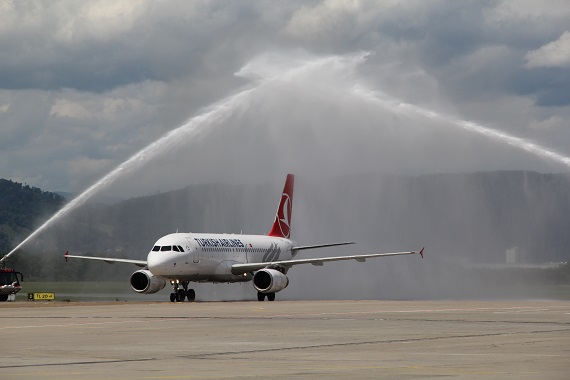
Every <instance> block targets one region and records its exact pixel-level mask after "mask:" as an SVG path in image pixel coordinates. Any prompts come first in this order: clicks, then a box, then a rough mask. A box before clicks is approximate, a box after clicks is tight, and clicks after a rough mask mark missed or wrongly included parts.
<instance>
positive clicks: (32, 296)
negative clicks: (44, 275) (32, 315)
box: [28, 293, 55, 301]
mask: <svg viewBox="0 0 570 380" xmlns="http://www.w3.org/2000/svg"><path fill="white" fill-rule="evenodd" d="M28 299H29V300H34V301H53V300H55V293H28Z"/></svg>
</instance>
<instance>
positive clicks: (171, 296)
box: [170, 293, 176, 302]
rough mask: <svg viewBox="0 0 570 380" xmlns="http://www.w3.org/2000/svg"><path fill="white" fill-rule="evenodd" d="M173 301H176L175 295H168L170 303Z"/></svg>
mask: <svg viewBox="0 0 570 380" xmlns="http://www.w3.org/2000/svg"><path fill="white" fill-rule="evenodd" d="M174 301H176V294H175V293H170V302H174Z"/></svg>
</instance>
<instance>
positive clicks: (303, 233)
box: [30, 50, 568, 300]
mask: <svg viewBox="0 0 570 380" xmlns="http://www.w3.org/2000/svg"><path fill="white" fill-rule="evenodd" d="M374 59H375V58H374V56H373V55H372V56H371V55H370V54H369V53H367V52H357V53H353V54H347V55H331V56H315V55H312V54H309V53H307V52H304V51H298V50H295V51H272V52H269V53H265V54H261V55H259V56H257V57H256V58H254V59H252V60H251V61H249V62H248V63H246V64H244V65H243V66H241V67H239V68H236V71H235V72H236V74H235V76H236V81H238V82H240V87H237V88H235V89H234V92H233V94H238V93H242V92H244V93H246V94H247V96H242V97H240V98H239V100H238V101H236V103H234V105H232V106H231V107H232V108H231V109H229V110H228V111H227V113H226V114H225V115H226V116H225V117H223V118H218V119H215V120H214V121H209V122H208V123H207V126H204V128H202V129H201V130H200V133H199V134H195V133H192V134H180V136H178V138H177V139H176V141H175V142H174V143H172V144H167V145H164V146H161V147H160V148H159V149H158V148H157V149H158V151H157V154H156V155H153V156H152V157H150V158H149V159H148V160H146V161H144V162H143V163H141V165H139V166H137V167H133V168H132V170H128V171H125V172H124V173H121V175H120V176H117V178H116V179H114V181H113V182H112V183H106V184H105V186H104V187H102V188H101V190H100V192H99V195H105V194H108V195H109V196H120V197H122V198H124V199H129V200H126V201H125V202H122V203H118V204H116V205H113V206H109V208H101V207H100V206H98V205H95V206H94V205H93V204H88V205H85V206H82V207H79V208H78V209H77V210H74V211H72V212H70V214H69V216H67V217H66V218H64V220H61V221H59V222H58V223H56V225H55V226H53V228H50V229H48V230H47V231H46V232H44V233H43V234H41V235H40V236H39V237H37V238H36V239H35V241H34V242H33V244H32V245H30V249H32V248H33V247H35V248H38V247H40V246H43V247H50V249H52V250H53V251H60V252H64V251H65V250H66V249H74V248H78V249H81V250H85V249H86V246H89V245H88V244H85V243H86V242H85V241H78V237H81V236H89V231H91V235H90V236H91V238H90V239H92V240H91V241H90V242H89V243H90V244H91V246H90V248H89V249H90V251H91V252H96V250H103V251H106V252H107V253H109V252H113V251H115V252H116V251H117V248H118V247H117V246H111V245H110V244H109V245H107V243H110V242H111V241H114V242H116V238H117V236H120V237H121V238H122V239H123V244H122V245H121V250H119V252H121V254H126V255H128V256H129V257H133V258H134V257H136V258H139V259H143V258H144V257H145V256H146V252H147V251H148V249H149V248H150V247H151V246H152V244H153V243H154V241H156V240H157V239H158V238H159V237H161V236H162V235H164V234H166V233H170V232H174V231H175V230H179V231H181V232H182V231H192V232H234V233H239V232H243V233H258V234H264V233H267V231H268V230H269V227H270V224H271V222H272V220H273V215H274V213H275V209H276V207H277V202H278V200H279V195H280V191H281V188H282V184H283V181H284V179H285V175H286V174H287V173H294V174H295V175H296V177H297V182H296V188H295V195H294V207H293V229H292V238H293V240H295V241H297V242H298V243H300V244H318V243H325V242H337V241H356V242H357V244H356V245H355V246H353V247H350V248H349V249H348V250H347V248H342V249H341V248H338V249H328V250H327V249H325V250H316V251H308V252H303V255H302V257H312V256H317V255H318V256H332V255H340V254H364V253H373V252H393V251H409V250H419V249H420V248H421V247H423V246H425V247H426V251H425V254H426V257H425V259H423V260H422V259H420V258H419V257H415V256H410V257H390V258H379V259H372V260H368V261H367V262H366V263H365V264H363V263H357V262H354V263H352V262H350V263H330V264H326V265H324V266H323V267H314V266H310V265H307V266H300V267H295V268H293V269H292V270H291V271H290V272H289V277H290V285H289V287H288V288H287V289H286V290H284V291H283V292H281V293H279V295H278V297H279V298H281V299H307V298H309V299H321V298H325V299H330V298H343V299H420V298H423V299H430V298H446V297H450V298H461V297H470V298H474V297H475V298H476V297H478V296H480V297H486V296H487V295H488V294H489V293H490V289H488V285H489V284H488V283H487V279H486V278H484V277H478V276H477V274H476V273H475V272H470V274H469V275H468V276H466V275H465V273H464V272H463V271H462V269H460V268H463V267H462V266H461V265H462V264H464V263H465V262H466V260H467V261H471V262H474V263H499V262H503V256H504V250H505V249H508V248H511V247H512V246H514V245H517V244H521V243H520V241H517V240H516V239H514V238H512V237H516V236H524V235H526V236H530V238H529V240H532V233H533V232H535V231H536V229H534V227H535V226H534V225H533V224H532V223H527V224H524V223H522V224H521V221H520V219H519V218H518V217H519V216H520V217H521V218H523V220H524V218H528V217H529V216H530V215H536V214H540V213H541V212H543V211H544V210H543V206H544V203H541V204H526V205H525V206H526V209H525V210H524V211H521V210H519V214H517V210H513V209H507V213H509V215H507V216H506V217H505V218H504V219H501V218H499V222H505V223H511V225H510V226H507V227H511V229H512V230H515V231H518V233H513V234H512V236H508V237H505V235H504V233H505V230H497V229H494V228H493V227H494V226H495V225H496V223H497V216H496V213H497V209H498V208H497V207H499V206H497V204H496V203H495V202H497V200H499V202H500V200H501V198H504V197H507V198H508V197H509V196H510V194H505V193H502V191H506V190H503V189H501V187H500V186H499V187H497V188H495V189H494V190H495V191H496V195H495V198H493V199H491V200H490V199H488V198H487V193H485V192H482V191H481V189H480V187H477V186H472V185H473V183H470V182H469V180H461V179H459V180H453V179H452V180H449V179H448V178H450V177H448V176H450V175H451V176H452V175H453V173H456V174H457V175H460V174H459V173H471V172H474V171H481V168H484V171H506V170H508V171H512V170H524V171H541V172H554V173H558V172H563V173H564V172H567V171H568V168H567V167H566V166H565V165H563V164H562V163H561V162H558V161H552V160H550V159H549V158H548V157H546V158H545V157H544V156H540V155H535V154H532V152H528V151H525V150H524V149H520V148H518V147H517V146H513V145H510V144H507V143H505V142H504V141H500V140H497V139H493V138H489V137H488V136H484V135H481V134H476V133H472V132H470V131H468V130H465V129H463V128H460V127H458V126H457V125H454V124H453V123H449V122H444V121H443V120H441V118H429V117H422V115H421V114H418V113H417V112H410V113H406V112H402V110H401V109H398V110H395V109H390V107H389V106H385V105H384V106H380V105H379V104H377V103H375V102H370V101H367V100H366V99H364V98H363V97H362V96H361V95H359V92H358V91H355V89H363V88H364V89H368V90H370V91H380V92H382V93H384V94H388V95H390V94H391V92H394V93H398V92H400V91H401V88H394V87H397V86H395V85H394V79H393V77H392V76H394V75H397V74H398V71H397V69H396V70H395V69H394V68H393V67H392V68H387V69H386V70H387V72H385V73H380V74H379V75H376V76H375V79H374V81H371V80H370V77H369V70H370V66H369V61H370V60H374ZM227 96H228V97H229V98H231V97H232V94H228V95H227ZM394 96H395V95H394ZM415 97H416V98H417V99H418V100H423V99H428V100H429V101H424V103H423V104H420V105H419V106H421V107H424V108H425V109H429V110H434V112H438V113H440V114H441V115H450V117H453V118H455V119H461V118H460V117H458V116H456V115H453V112H452V111H449V108H450V107H449V105H448V104H449V103H448V102H447V101H446V100H445V99H440V95H439V94H438V91H437V89H436V88H435V89H434V88H433V86H432V85H430V84H429V83H428V84H425V83H424V84H422V83H418V89H417V94H416V96H415ZM226 99H227V98H226ZM220 102H223V100H220ZM216 104H220V103H219V102H215V103H214V104H213V105H212V106H211V107H206V108H204V109H202V110H199V111H197V112H196V114H195V115H190V119H189V120H190V121H192V120H200V117H201V115H203V114H205V113H207V112H210V111H211V110H212V109H213V107H214V108H215V106H216ZM438 173H440V174H442V175H445V176H446V177H441V181H439V180H438V177H429V178H428V179H427V180H425V178H426V177H425V176H430V175H434V174H438ZM434 178H435V179H434ZM521 181H522V182H520V183H519V182H516V181H515V183H514V184H513V186H512V187H511V188H509V190H512V189H517V186H519V185H521V184H524V179H523V180H521ZM501 183H502V182H501V180H497V184H501ZM565 185H567V183H564V182H561V186H565ZM428 186H431V187H432V188H428ZM186 187H188V188H189V189H190V190H188V191H180V190H178V189H183V188H186ZM518 188H519V190H520V191H521V192H524V188H523V187H522V185H521V186H520V187H518ZM434 189H435V190H434ZM567 189H568V187H567V186H565V187H563V188H562V187H561V188H560V191H562V192H564V194H568V190H567ZM150 195H156V196H157V197H158V198H157V199H158V200H155V201H153V202H154V203H153V204H152V206H151V205H149V204H148V203H145V201H147V200H148V198H150V197H149V196H150ZM548 196H549V195H546V198H548ZM131 198H133V199H131ZM525 199H526V198H525ZM528 199H530V200H533V199H537V198H533V197H529V198H528ZM539 199H540V201H541V202H546V201H547V200H545V198H539ZM436 200H437V201H436ZM129 202H130V203H129ZM552 202H555V199H552ZM126 204H129V207H128V210H129V212H128V213H124V215H121V211H122V210H123V211H124V209H125V208H124V207H126V206H125V205H126ZM436 206H437V207H436ZM137 207H138V208H137ZM438 207H439V208H438ZM113 210H115V211H113ZM101 213H103V215H102V214H101ZM105 213H116V214H113V215H112V219H113V221H114V223H116V224H114V225H113V226H114V228H115V229H116V230H115V231H112V232H109V231H106V232H105V231H101V230H98V229H100V228H102V227H101V225H100V223H101V221H102V220H103V219H104V218H105V215H104V214H105ZM456 213H459V214H456ZM548 217H550V215H548ZM548 221H549V219H548V218H546V219H545V220H543V222H546V223H548ZM132 225H136V226H137V228H138V229H137V230H136V233H134V232H133V229H129V228H125V226H132ZM73 226H81V227H82V228H83V229H84V231H87V233H86V234H85V235H83V234H74V236H70V235H69V234H68V233H66V231H73V228H72V227H73ZM521 228H524V229H525V230H520V229H521ZM90 229H91V230H90ZM507 230H509V229H508V228H507ZM509 231H510V230H509ZM109 233H110V234H111V235H113V236H114V239H113V240H106V238H105V236H107V235H106V234H109ZM97 237H100V238H97ZM80 240H81V239H80ZM531 248H532V249H533V250H540V249H541V248H542V247H540V246H539V247H531ZM531 248H529V249H531ZM109 255H111V254H109ZM546 256H548V255H546ZM555 258H556V257H555ZM546 259H547V257H545V260H546ZM98 265H99V268H100V267H103V266H105V265H106V264H104V263H100V264H98ZM115 265H117V264H115ZM91 269H93V267H92V268H91ZM54 270H58V269H54ZM93 270H95V271H96V270H98V269H93ZM85 276H86V277H91V275H87V274H85ZM122 280H124V281H125V282H126V281H128V277H125V278H124V279H122ZM210 286H211V287H213V288H209V289H214V290H211V291H210V292H207V291H205V292H204V293H202V294H200V293H198V299H218V298H220V297H223V296H224V295H227V296H229V297H230V298H237V299H243V298H245V299H249V298H253V297H254V295H255V294H254V291H253V288H252V287H251V284H245V285H210ZM230 286H231V287H235V288H233V289H230V288H229V287H230ZM249 288H251V289H249ZM197 289H198V288H197ZM200 289H206V285H200ZM216 289H217V290H216ZM478 290H480V293H479V292H478ZM162 293H164V291H163V292H162ZM159 294H160V293H159ZM220 294H221V295H220ZM140 299H141V300H144V299H145V297H144V296H140Z"/></svg>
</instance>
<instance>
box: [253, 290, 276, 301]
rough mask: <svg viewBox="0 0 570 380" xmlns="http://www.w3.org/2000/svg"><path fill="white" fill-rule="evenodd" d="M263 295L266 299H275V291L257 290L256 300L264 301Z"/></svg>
mask: <svg viewBox="0 0 570 380" xmlns="http://www.w3.org/2000/svg"><path fill="white" fill-rule="evenodd" d="M265 296H267V300H268V301H275V293H261V292H257V300H258V301H265Z"/></svg>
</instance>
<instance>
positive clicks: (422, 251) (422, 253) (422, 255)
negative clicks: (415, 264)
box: [420, 247, 425, 259]
mask: <svg viewBox="0 0 570 380" xmlns="http://www.w3.org/2000/svg"><path fill="white" fill-rule="evenodd" d="M424 248H425V247H422V250H421V251H420V256H421V257H422V259H423V258H424Z"/></svg>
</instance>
